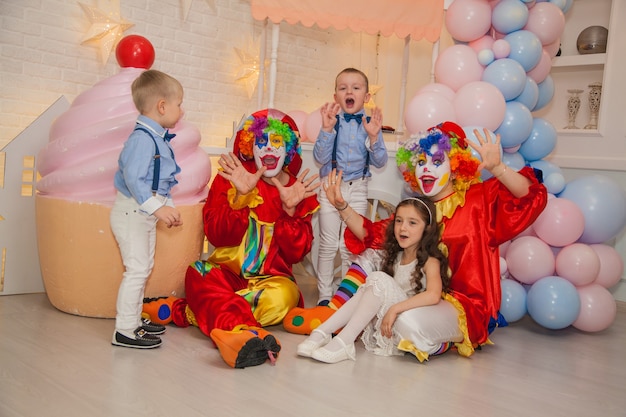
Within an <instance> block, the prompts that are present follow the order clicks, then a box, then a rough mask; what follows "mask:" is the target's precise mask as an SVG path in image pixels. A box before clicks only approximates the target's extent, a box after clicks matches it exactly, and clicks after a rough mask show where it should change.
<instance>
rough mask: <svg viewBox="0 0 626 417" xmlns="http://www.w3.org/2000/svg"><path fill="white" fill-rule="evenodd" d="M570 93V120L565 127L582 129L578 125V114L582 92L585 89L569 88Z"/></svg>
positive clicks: (568, 110)
mask: <svg viewBox="0 0 626 417" xmlns="http://www.w3.org/2000/svg"><path fill="white" fill-rule="evenodd" d="M567 92H568V93H570V94H571V96H570V97H569V99H568V100H567V116H568V119H567V120H568V122H567V126H565V127H564V129H580V128H579V127H578V126H576V115H577V114H578V110H579V109H580V93H582V92H583V90H578V89H573V90H567Z"/></svg>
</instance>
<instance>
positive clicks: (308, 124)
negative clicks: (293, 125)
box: [304, 108, 322, 142]
mask: <svg viewBox="0 0 626 417" xmlns="http://www.w3.org/2000/svg"><path fill="white" fill-rule="evenodd" d="M321 128H322V114H321V113H320V108H317V109H315V110H314V111H313V112H311V113H309V115H308V116H307V118H306V121H305V123H304V131H305V133H306V137H307V140H309V141H310V142H315V141H316V140H317V135H319V133H320V129H321ZM308 138H310V139H308Z"/></svg>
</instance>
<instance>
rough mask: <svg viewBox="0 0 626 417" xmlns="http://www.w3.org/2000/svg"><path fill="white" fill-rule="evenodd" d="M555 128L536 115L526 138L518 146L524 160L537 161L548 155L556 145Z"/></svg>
mask: <svg viewBox="0 0 626 417" xmlns="http://www.w3.org/2000/svg"><path fill="white" fill-rule="evenodd" d="M556 139H557V134H556V129H555V128H554V126H553V125H552V123H550V122H549V121H547V120H546V119H542V118H540V117H537V118H535V119H534V120H533V123H532V130H531V132H530V135H529V136H528V138H527V139H526V140H525V141H524V143H522V146H521V147H520V148H519V153H520V154H522V156H523V157H524V159H525V160H526V161H537V160H539V159H542V158H544V157H546V156H548V155H549V154H550V153H551V152H552V151H553V150H554V147H555V146H556Z"/></svg>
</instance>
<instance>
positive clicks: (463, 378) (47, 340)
mask: <svg viewBox="0 0 626 417" xmlns="http://www.w3.org/2000/svg"><path fill="white" fill-rule="evenodd" d="M299 282H300V284H301V286H302V288H303V291H304V293H305V298H306V300H307V304H310V303H312V302H314V299H315V297H316V295H315V291H316V290H315V282H314V279H313V278H312V277H310V276H303V277H301V278H299ZM113 325H114V321H113V320H110V319H92V318H85V317H78V316H73V315H70V314H66V313H63V312H60V311H58V310H56V309H55V308H54V307H52V305H51V304H50V303H49V302H48V299H47V298H46V295H45V294H30V295H12V296H3V297H0V416H2V417H16V416H27V417H34V416H46V417H55V416H59V417H72V416H80V417H86V416H90V417H93V416H107V417H108V416H120V417H125V416H167V417H195V416H225V417H237V416H246V417H250V416H272V417H282V416H294V417H307V416H316V417H318V416H348V415H349V416H360V417H365V416H389V417H395V416H402V415H405V416H409V415H410V416H461V415H463V416H477V417H489V416H494V417H495V416H498V417H514V416H533V417H543V416H546V417H548V416H549V417H558V416H563V417H576V416H581V417H582V416H585V417H589V416H603V417H620V416H626V391H625V385H626V353H625V352H624V346H626V309H624V306H623V304H621V303H620V305H619V307H618V316H617V319H616V320H615V322H614V323H613V325H612V326H611V327H610V328H609V329H607V330H605V331H603V332H599V333H593V334H585V333H582V332H580V331H577V330H576V329H574V328H571V327H570V328H567V329H565V330H561V331H549V330H546V329H544V328H542V327H540V326H538V325H537V324H535V323H534V322H533V321H532V320H531V319H530V318H528V317H526V318H524V319H522V320H521V321H519V322H517V323H513V324H512V325H511V326H509V327H506V328H501V329H498V330H496V332H495V333H494V334H493V335H492V336H493V337H492V340H493V341H494V343H495V345H493V346H488V347H485V348H484V349H483V350H482V351H478V352H477V353H476V354H475V355H474V356H472V358H469V359H467V358H462V357H460V356H458V355H457V354H456V352H448V353H446V354H445V355H443V356H440V357H436V358H432V359H431V360H430V361H429V362H426V363H423V364H420V363H419V362H417V361H416V360H415V359H414V358H413V357H410V356H405V357H393V358H388V357H378V356H375V355H373V354H370V353H369V352H366V351H365V350H364V349H363V347H362V345H360V344H358V345H357V361H356V362H352V361H347V362H342V363H339V364H335V365H327V364H322V363H318V362H315V361H313V360H311V359H305V358H299V357H297V356H296V346H297V344H298V343H299V342H300V341H301V340H303V338H304V336H299V335H293V334H289V333H286V332H285V331H284V330H283V329H282V327H281V326H275V327H273V328H270V330H271V331H272V332H273V333H274V334H275V335H276V336H277V337H278V338H279V340H280V342H281V344H282V351H281V353H280V357H279V359H278V361H277V364H276V366H270V365H269V363H267V364H265V365H261V366H256V367H252V368H247V369H236V370H235V369H231V368H229V367H228V366H226V364H225V363H224V362H223V361H222V359H221V357H220V355H219V353H218V352H217V350H216V349H214V348H213V346H212V344H211V342H210V340H209V339H208V338H206V337H205V336H203V335H202V334H201V333H200V331H199V330H198V329H197V328H187V329H181V328H176V327H174V326H169V327H168V330H167V333H166V334H165V335H164V336H163V338H164V344H163V346H162V347H161V348H159V349H154V350H135V349H126V348H120V347H113V346H111V344H110V339H111V333H112V331H113Z"/></svg>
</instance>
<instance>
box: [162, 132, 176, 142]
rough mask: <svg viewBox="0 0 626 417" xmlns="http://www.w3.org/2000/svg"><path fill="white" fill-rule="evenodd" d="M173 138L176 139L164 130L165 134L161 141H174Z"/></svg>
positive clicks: (174, 134) (173, 134)
mask: <svg viewBox="0 0 626 417" xmlns="http://www.w3.org/2000/svg"><path fill="white" fill-rule="evenodd" d="M174 137H176V133H170V131H169V130H166V131H165V134H164V135H163V139H165V141H166V142H169V141H170V140H172V139H174Z"/></svg>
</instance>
